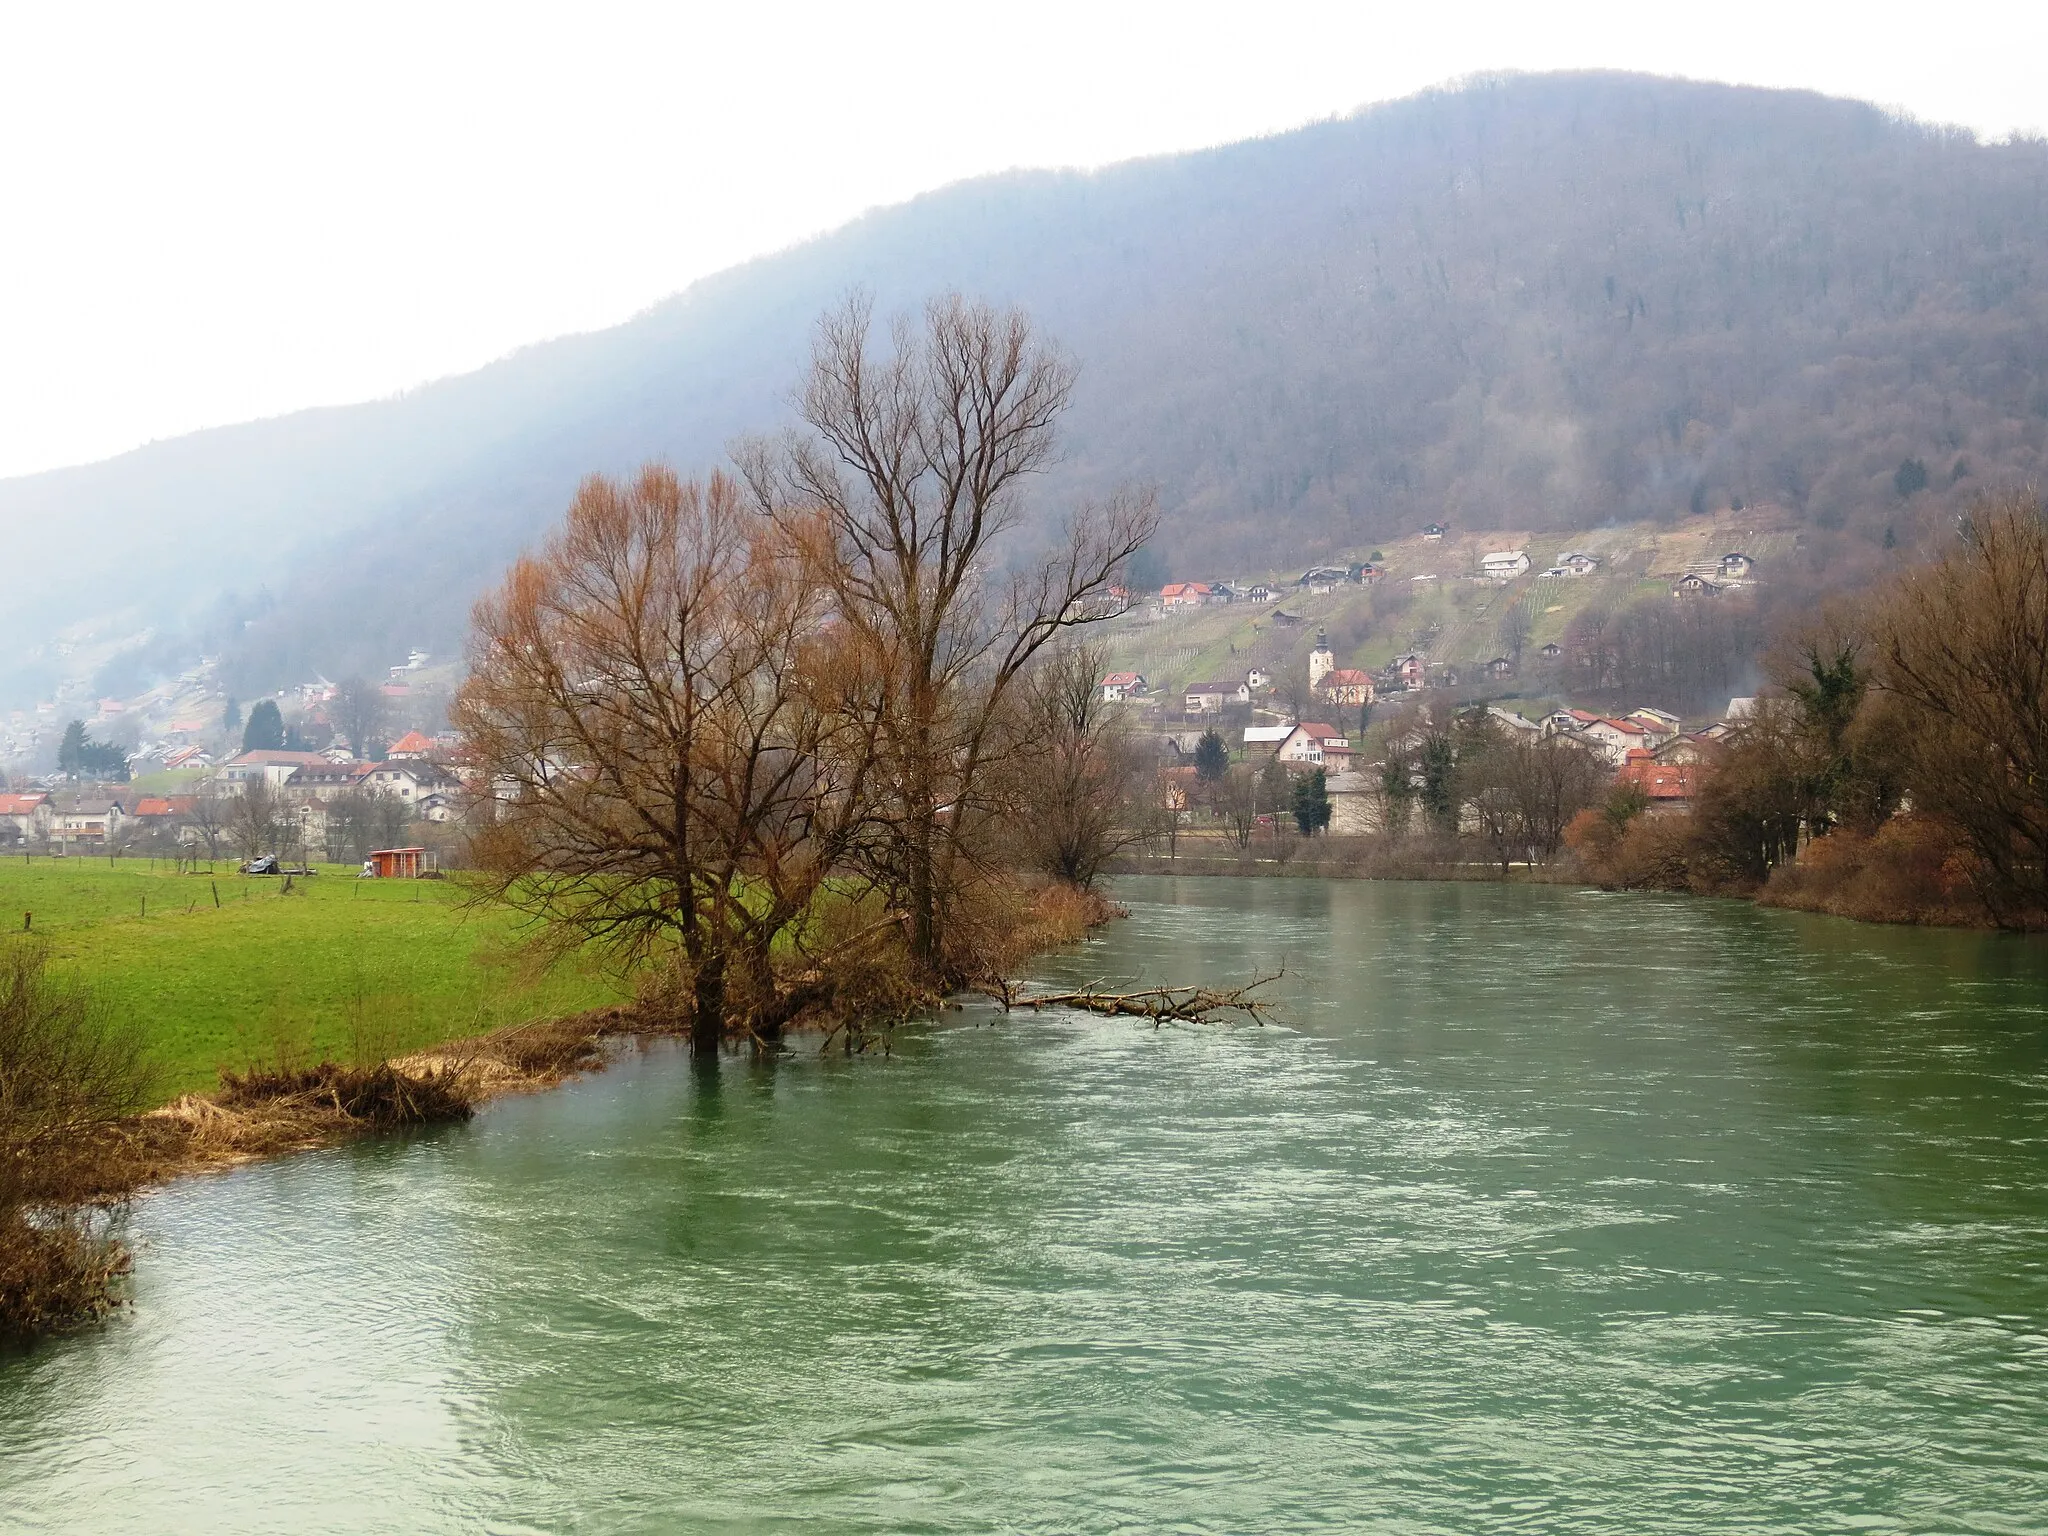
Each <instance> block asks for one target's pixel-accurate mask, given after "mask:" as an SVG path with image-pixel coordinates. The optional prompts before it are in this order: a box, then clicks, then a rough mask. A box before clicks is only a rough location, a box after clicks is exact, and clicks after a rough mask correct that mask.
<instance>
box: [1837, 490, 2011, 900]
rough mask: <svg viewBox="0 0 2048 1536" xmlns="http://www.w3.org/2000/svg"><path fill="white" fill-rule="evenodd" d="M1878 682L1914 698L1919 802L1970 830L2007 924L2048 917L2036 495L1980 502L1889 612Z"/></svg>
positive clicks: (1908, 747)
mask: <svg viewBox="0 0 2048 1536" xmlns="http://www.w3.org/2000/svg"><path fill="white" fill-rule="evenodd" d="M1876 629H1877V650H1878V684H1879V686H1880V687H1881V688H1882V689H1884V690H1885V691H1887V692H1888V693H1889V694H1891V695H1892V697H1893V698H1894V699H1896V700H1897V701H1898V702H1899V703H1900V704H1901V705H1903V706H1904V708H1903V709H1901V710H1899V711H1897V715H1898V718H1899V719H1900V722H1901V728H1902V736H1903V744H1904V750H1905V753H1906V757H1907V763H1908V773H1909V775H1910V780H1911V785H1912V793H1913V802H1914V805H1915V806H1916V808H1919V809H1921V810H1926V811H1931V812H1934V813H1936V814H1938V815H1941V816H1945V817H1947V818H1948V819H1949V820H1950V821H1952V822H1953V823H1954V824H1955V825H1956V826H1957V827H1958V828H1960V829H1961V831H1962V833H1963V835H1964V837H1965V838H1966V839H1967V841H1968V843H1969V846H1970V848H1971V850H1972V851H1973V852H1974V853H1975V854H1976V856H1977V859H1978V861H1979V867H1980V873H1979V877H1978V886H1979V893H1980V894H1981V895H1982V896H1983V898H1984V900H1985V902H1986V904H1987V906H1988V907H1989V908H1990V910H1991V913H1992V915H1993V916H1994V917H1995V918H1996V919H1997V920H1998V921H2000V922H2001V923H2007V924H2012V925H2019V924H2022V923H2027V922H2033V921H2040V920H2042V919H2044V918H2048V523H2044V522H2043V520H2042V514H2041V510H2040V507H2039V504H2038V503H2037V502H2036V501H2035V499H2034V498H2033V497H2032V496H2031V495H2013V496H2008V497H2004V498H2000V499H1996V500H1990V501H1987V502H1985V503H1983V504H1981V505H1980V506H1979V507H1978V508H1977V509H1976V511H1975V512H1973V513H1972V514H1971V516H1970V517H1969V519H1968V520H1967V522H1966V523H1965V524H1964V527H1963V545H1962V548H1961V549H1960V550H1958V551H1956V552H1954V553H1952V554H1950V555H1948V556H1947V557H1946V558H1944V559H1942V560H1941V561H1939V562H1937V563H1936V564H1935V565H1934V566H1933V567H1931V568H1930V569H1928V570H1926V571H1924V572H1921V573H1918V574H1916V575H1913V576H1910V577H1908V578H1906V579H1905V581H1904V582H1903V583H1902V584H1901V586H1900V588H1899V590H1898V591H1897V593H1896V595H1895V596H1894V597H1893V598H1892V600H1891V601H1890V602H1889V603H1888V604H1886V605H1885V606H1884V608H1883V609H1882V610H1881V612H1880V614H1879V617H1878V622H1877V626H1876Z"/></svg>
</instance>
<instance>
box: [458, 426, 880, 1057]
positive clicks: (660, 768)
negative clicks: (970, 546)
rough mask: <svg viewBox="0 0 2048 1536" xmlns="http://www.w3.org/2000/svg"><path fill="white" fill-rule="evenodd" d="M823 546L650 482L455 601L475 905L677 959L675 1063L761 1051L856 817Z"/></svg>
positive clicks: (577, 505)
mask: <svg viewBox="0 0 2048 1536" xmlns="http://www.w3.org/2000/svg"><path fill="white" fill-rule="evenodd" d="M829 563H830V559H829V541H828V540H826V539H825V538H824V537H823V536H822V532H821V529H820V527H819V525H818V523H817V522H816V520H815V519H813V520H808V521H807V520H805V519H802V518H792V519H789V520H785V521H783V522H780V523H777V522H770V521H767V520H764V519H760V518H758V517H756V516H754V515H753V514H752V513H751V512H750V511H749V510H748V509H747V508H746V506H745V505H744V503H743V497H742V495H741V493H740V491H739V488H738V486H737V485H736V484H735V483H734V482H732V481H730V480H728V479H725V478H723V477H719V476H714V477H713V478H712V479H711V481H710V483H709V484H708V485H698V484H695V483H688V482H684V481H682V480H679V479H678V478H677V477H676V476H675V475H674V474H673V473H671V472H670V471H668V470H666V469H662V468H658V467H650V468H648V469H646V470H643V471H642V472H641V474H640V476H639V478H638V479H637V480H635V481H633V482H632V483H630V484H625V485H620V484H616V483H614V482H612V481H609V480H606V479H603V478H601V477H593V478H591V479H589V480H586V481H585V482H584V484H583V487H582V489H581V490H580V491H579V492H578V493H577V496H576V500H575V502H574V504H573V505H572V506H571V507H570V509H569V515H568V519H567V522H566V523H565V525H564V526H563V528H562V529H561V530H560V531H559V532H557V533H556V534H555V535H554V536H553V537H552V538H550V539H549V540H548V542H547V544H546V545H545V547H544V548H543V549H542V550H541V552H540V553H539V554H537V555H533V556H529V557H527V558H525V559H522V560H521V561H520V562H519V563H518V564H517V565H516V566H515V567H514V568H513V570H512V571H511V573H510V575H509V576H508V577H507V578H506V581H505V583H504V585H503V586H502V587H501V588H500V589H499V590H498V591H497V592H495V593H493V594H491V595H489V596H488V597H486V598H484V599H483V600H482V601H481V602H480V603H478V605H477V608H476V612H475V618H474V624H473V631H472V638H471V642H470V656H469V674H470V675H469V678H468V681H467V682H465V683H464V685H463V687H462V690H461V692H460V693H459V695H458V696H457V700H456V705H455V712H454V713H455V719H456V721H457V723H458V724H459V726H460V727H461V729H462V732H463V735H464V738H465V740H466V742H467V743H468V746H469V748H470V750H471V752H472V753H473V754H474V757H475V760H476V762H477V763H478V765H479V766H480V768H481V769H482V770H483V772H484V773H485V774H486V775H487V776H488V782H489V783H490V785H491V786H492V789H493V794H494V799H495V806H494V811H495V814H494V815H493V816H492V817H491V818H490V819H489V821H488V823H487V824H486V825H485V826H484V827H483V828H482V829H481V830H480V832H479V834H478V837H477V842H476V851H477V855H478V861H479V863H480V865H481V867H482V869H483V871H484V874H485V880H486V883H487V887H488V889H489V891H490V892H491V893H492V894H493V895H495V896H496V897H498V898H499V899H501V900H503V901H505V902H507V903H509V904H511V905H512V906H514V907H516V908H519V909H521V910H523V911H525V912H527V913H528V914H530V915H532V916H533V917H535V918H537V919H540V920H541V922H542V924H543V930H544V931H545V932H547V933H549V934H552V935H554V936H556V937H557V938H558V939H560V940H561V941H563V942H565V943H579V942H592V941H594V942H596V943H598V944H600V945H603V946H606V947H608V948H610V949H612V950H613V951H615V952H617V953H619V954H621V955H622V956H624V957H626V958H628V959H647V958H665V959H670V960H675V961H678V962H679V964H680V970H681V972H682V974H683V977H684V979H685V980H686V983H687V995H688V999H689V1002H688V1007H689V1011H690V1019H691V1041H692V1046H693V1050H694V1051H695V1052H696V1053H697V1054H699V1055H711V1054H715V1053H716V1052H717V1050H718V1049H719V1045H720V1042H721V1040H722V1039H723V1038H724V1036H725V1035H726V1034H727V1033H728V1032H729V1031H730V1030H732V1029H742V1030H751V1031H752V1032H754V1033H755V1034H756V1035H759V1036H762V1037H764V1038H766V1037H771V1036H773V1035H774V1034H776V1033H779V1031H780V1028H781V1026H782V1024H783V1023H784V1022H786V1020H787V1019H788V1018H789V1017H790V1016H791V1015H792V1014H793V1013H794V1012H795V1011H796V1010H797V1009H799V1008H800V1007H802V1006H804V1004H805V1001H806V999H807V996H808V994H807V993H806V991H805V989H804V987H803V985H801V984H792V983H791V982H790V980H789V978H788V976H787V975H785V976H783V977H780V978H778V976H777V974H776V969H775V967H776V962H777V959H778V957H779V956H782V955H784V954H786V953H787V952H789V951H791V950H792V948H794V949H795V950H797V951H800V950H801V945H802V940H803V938H804V934H803V932H802V931H801V927H802V925H801V923H800V920H801V919H804V918H806V917H807V916H808V915H810V913H811V910H812V905H813V901H814V898H815V897H816V896H817V895H818V892H819V890H820V888H821V886H822V884H823V882H824V881H825V879H826V878H827V876H828V875H830V874H831V872H832V871H833V870H834V868H835V867H836V866H838V865H839V864H840V863H841V862H842V861H843V860H844V858H845V855H846V853H847V850H848V849H849V847H850V845H851V840H852V838H853V837H854V835H855V834H856V832H857V831H858V830H859V828H860V827H861V825H862V823H863V819H864V817H865V814H866V805H867V794H866V791H867V774H868V768H869V765H870V762H871V759H872V753H871V750H870V747H869V741H870V739H871V736H872V732H873V729H874V726H873V722H874V720H875V719H876V718H877V717H878V714H879V711H878V709H877V708H876V704H875V701H874V699H873V698H872V697H869V696H866V695H865V694H864V691H863V690H864V684H863V681H862V680H863V679H864V678H865V677H866V676H867V675H868V672H869V669H868V667H867V665H866V653H865V652H864V650H863V648H862V646H861V644H860V643H858V637H852V638H850V637H849V636H847V635H846V634H845V633H844V630H845V626H844V624H843V623H842V622H840V621H839V620H838V619H837V618H836V617H835V615H834V614H833V613H832V611H831V591H832V589H831V586H830V584H829V582H827V581H825V580H824V579H822V576H821V569H820V568H821V566H823V565H828V564H829Z"/></svg>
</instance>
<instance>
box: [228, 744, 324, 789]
mask: <svg viewBox="0 0 2048 1536" xmlns="http://www.w3.org/2000/svg"><path fill="white" fill-rule="evenodd" d="M326 762H327V759H326V758H325V757H324V756H323V755H321V754H320V753H318V752H282V751H279V752H271V751H255V752H244V753H243V754H242V755H241V756H240V757H234V758H230V759H229V760H228V762H227V764H226V766H224V767H223V768H221V770H220V771H219V772H218V773H216V774H215V775H214V776H213V777H214V782H215V783H217V784H220V785H222V786H224V787H225V788H228V789H232V790H234V791H236V792H237V793H239V792H240V791H241V790H243V789H246V788H247V787H248V786H249V784H250V783H251V782H252V781H254V780H256V779H262V780H263V781H264V782H265V783H267V784H268V785H269V786H270V788H271V789H272V790H273V791H276V790H281V789H283V788H284V786H285V784H286V782H287V781H288V780H290V778H291V776H292V775H293V774H295V773H297V772H298V771H299V770H300V769H301V768H318V767H322V766H324V765H325V764H326Z"/></svg>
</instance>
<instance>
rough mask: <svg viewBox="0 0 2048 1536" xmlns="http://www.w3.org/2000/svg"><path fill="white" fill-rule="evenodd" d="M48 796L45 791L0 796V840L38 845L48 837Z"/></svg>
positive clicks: (50, 812)
mask: <svg viewBox="0 0 2048 1536" xmlns="http://www.w3.org/2000/svg"><path fill="white" fill-rule="evenodd" d="M52 815H53V812H52V811H51V810H50V796H49V793H48V791H46V790H40V789H37V790H30V791H28V792H27V793H25V794H18V795H10V794H0V839H4V840H7V841H13V842H22V843H40V842H42V841H43V840H44V839H46V838H47V837H49V835H50V820H51V817H52Z"/></svg>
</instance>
